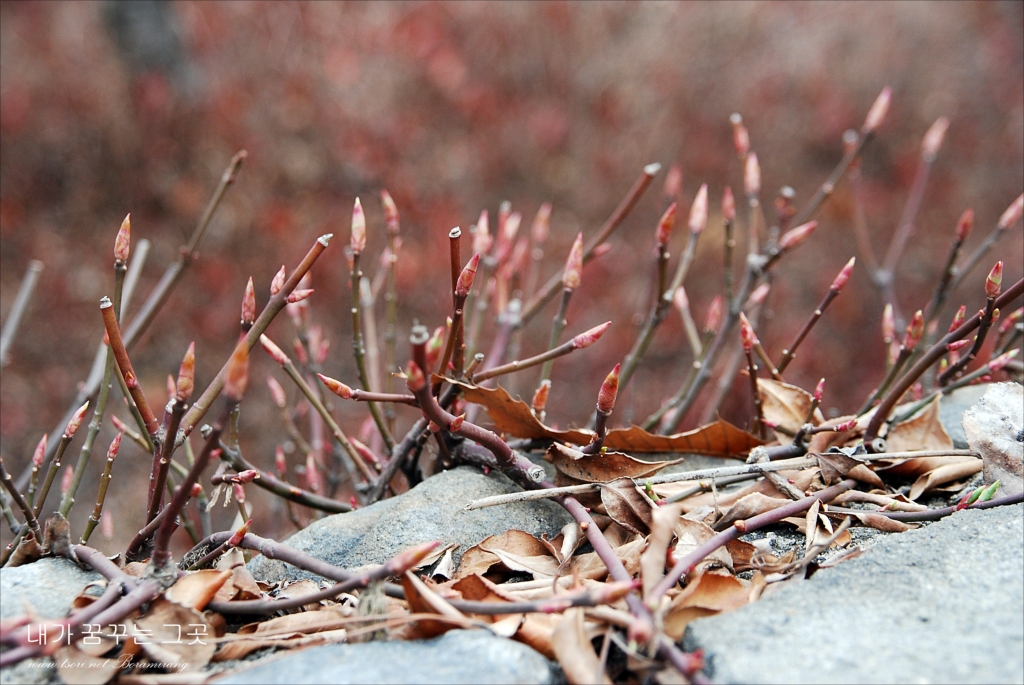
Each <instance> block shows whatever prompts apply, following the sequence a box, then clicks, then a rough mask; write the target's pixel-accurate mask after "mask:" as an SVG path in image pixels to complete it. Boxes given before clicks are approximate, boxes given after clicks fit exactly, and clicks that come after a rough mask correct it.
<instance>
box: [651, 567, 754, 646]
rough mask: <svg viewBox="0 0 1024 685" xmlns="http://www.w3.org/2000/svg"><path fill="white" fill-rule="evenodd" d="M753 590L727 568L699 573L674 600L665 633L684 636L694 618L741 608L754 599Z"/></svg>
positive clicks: (677, 638) (666, 621)
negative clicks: (726, 569) (725, 569)
mask: <svg viewBox="0 0 1024 685" xmlns="http://www.w3.org/2000/svg"><path fill="white" fill-rule="evenodd" d="M757 575H760V574H757ZM751 590H752V584H751V583H750V582H749V581H745V580H741V579H740V578H736V577H735V576H733V575H732V574H731V573H729V572H727V571H722V570H714V571H704V572H702V573H699V574H697V575H696V576H695V577H694V578H693V579H692V580H690V582H689V583H687V585H686V587H685V588H683V591H682V592H680V593H679V594H678V595H676V596H675V597H674V598H673V599H672V604H670V605H669V609H668V611H667V612H666V614H665V623H664V626H665V634H666V635H668V636H669V637H671V638H672V639H673V640H679V639H681V638H682V636H683V632H684V631H685V630H686V626H687V624H688V623H689V622H690V621H693V620H695V619H698V618H702V617H704V616H711V615H714V614H718V613H721V612H723V611H732V610H733V609H738V608H739V607H741V606H743V605H744V604H747V603H749V602H750V601H751Z"/></svg>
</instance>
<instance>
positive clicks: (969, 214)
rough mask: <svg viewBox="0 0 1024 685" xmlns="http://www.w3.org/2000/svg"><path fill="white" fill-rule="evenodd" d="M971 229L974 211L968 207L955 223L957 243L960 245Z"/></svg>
mask: <svg viewBox="0 0 1024 685" xmlns="http://www.w3.org/2000/svg"><path fill="white" fill-rule="evenodd" d="M972 228H974V210H973V209H971V208H970V207H968V208H967V209H965V210H964V213H963V214H961V215H960V219H959V220H957V222H956V240H957V242H959V243H962V242H963V241H964V240H966V239H967V234H968V233H970V232H971V229H972Z"/></svg>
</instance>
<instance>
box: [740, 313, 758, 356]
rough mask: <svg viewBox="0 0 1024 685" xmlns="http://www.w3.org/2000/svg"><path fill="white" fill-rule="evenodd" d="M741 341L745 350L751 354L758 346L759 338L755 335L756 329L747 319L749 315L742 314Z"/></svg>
mask: <svg viewBox="0 0 1024 685" xmlns="http://www.w3.org/2000/svg"><path fill="white" fill-rule="evenodd" d="M740 341H741V342H742V343H743V349H744V350H746V351H747V352H749V351H750V350H752V349H753V348H754V345H756V344H757V342H758V340H757V336H756V335H755V334H754V327H753V326H751V325H750V320H749V319H747V315H746V314H744V313H743V312H740Z"/></svg>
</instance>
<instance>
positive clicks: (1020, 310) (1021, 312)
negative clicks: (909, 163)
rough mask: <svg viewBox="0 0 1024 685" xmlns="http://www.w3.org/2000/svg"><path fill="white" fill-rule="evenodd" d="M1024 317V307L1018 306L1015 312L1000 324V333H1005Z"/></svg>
mask: <svg viewBox="0 0 1024 685" xmlns="http://www.w3.org/2000/svg"><path fill="white" fill-rule="evenodd" d="M1021 317H1024V307H1017V309H1015V310H1014V311H1013V312H1011V313H1010V315H1009V316H1008V317H1006V320H1005V321H1003V323H1002V324H1000V325H999V335H1005V334H1006V332H1007V331H1009V330H1010V328H1011V327H1012V326H1013V324H1015V323H1017V322H1018V321H1020V320H1021Z"/></svg>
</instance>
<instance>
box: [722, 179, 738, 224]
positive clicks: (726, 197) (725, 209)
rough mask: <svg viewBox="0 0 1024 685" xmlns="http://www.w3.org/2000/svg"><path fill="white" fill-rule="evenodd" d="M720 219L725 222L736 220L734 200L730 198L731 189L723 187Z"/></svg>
mask: <svg viewBox="0 0 1024 685" xmlns="http://www.w3.org/2000/svg"><path fill="white" fill-rule="evenodd" d="M722 218H723V219H725V220H726V221H735V220H736V199H735V198H734V197H733V196H732V188H730V187H729V186H726V187H725V191H724V192H723V193H722Z"/></svg>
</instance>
